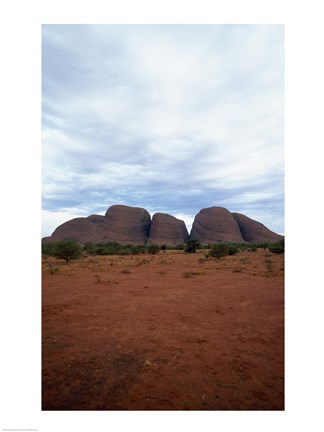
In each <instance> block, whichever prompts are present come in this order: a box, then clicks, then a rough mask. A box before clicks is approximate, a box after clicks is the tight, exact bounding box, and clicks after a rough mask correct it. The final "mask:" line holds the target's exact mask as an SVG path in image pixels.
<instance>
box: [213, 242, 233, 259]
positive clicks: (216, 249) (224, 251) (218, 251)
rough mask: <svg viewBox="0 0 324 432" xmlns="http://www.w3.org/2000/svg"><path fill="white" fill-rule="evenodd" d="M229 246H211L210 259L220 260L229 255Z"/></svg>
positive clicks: (219, 244) (220, 244)
mask: <svg viewBox="0 0 324 432" xmlns="http://www.w3.org/2000/svg"><path fill="white" fill-rule="evenodd" d="M229 249H230V248H229V245H228V244H226V243H216V244H213V245H212V247H211V248H210V251H209V256H210V257H212V258H216V259H220V258H221V257H224V256H226V255H228V254H229Z"/></svg>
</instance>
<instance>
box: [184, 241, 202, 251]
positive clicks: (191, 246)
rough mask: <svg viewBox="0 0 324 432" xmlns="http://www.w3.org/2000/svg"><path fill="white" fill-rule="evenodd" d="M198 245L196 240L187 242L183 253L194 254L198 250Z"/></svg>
mask: <svg viewBox="0 0 324 432" xmlns="http://www.w3.org/2000/svg"><path fill="white" fill-rule="evenodd" d="M199 247H200V244H199V241H198V240H189V241H187V243H186V245H185V248H184V251H185V253H196V250H197V249H199Z"/></svg>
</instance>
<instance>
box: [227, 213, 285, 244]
mask: <svg viewBox="0 0 324 432" xmlns="http://www.w3.org/2000/svg"><path fill="white" fill-rule="evenodd" d="M232 215H233V217H234V219H235V220H236V222H237V224H238V226H239V228H240V230H241V233H242V237H243V239H244V240H245V241H247V242H252V243H253V242H254V243H261V242H266V243H276V242H277V241H279V240H281V239H282V238H283V236H281V235H279V234H276V233H275V232H273V231H270V230H269V229H268V228H267V227H265V226H264V225H263V224H262V223H260V222H257V221H255V220H253V219H250V218H249V217H247V216H245V215H243V214H240V213H232Z"/></svg>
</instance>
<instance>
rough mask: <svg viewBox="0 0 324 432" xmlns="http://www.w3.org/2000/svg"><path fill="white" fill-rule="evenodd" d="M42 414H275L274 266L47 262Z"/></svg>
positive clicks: (180, 257) (176, 257) (255, 261)
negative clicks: (204, 411) (99, 411)
mask: <svg viewBox="0 0 324 432" xmlns="http://www.w3.org/2000/svg"><path fill="white" fill-rule="evenodd" d="M42 290H43V294H42V303H43V306H42V309H43V310H42V312H43V318H42V320H43V321H42V338H43V341H42V351H43V354H42V408H43V410H283V409H284V257H283V255H276V254H271V253H269V252H268V251H266V250H262V249H258V250H257V251H256V252H248V251H246V252H240V253H239V254H237V255H234V256H228V257H226V258H222V259H221V260H219V261H217V260H215V259H212V258H209V259H206V258H205V256H204V253H203V252H202V251H199V253H196V254H184V253H183V252H173V251H167V252H160V253H159V254H157V255H140V256H106V257H87V258H83V259H81V260H79V261H75V262H70V263H69V264H68V265H65V264H63V263H61V262H60V261H59V260H55V259H52V258H47V259H46V260H44V261H43V283H42Z"/></svg>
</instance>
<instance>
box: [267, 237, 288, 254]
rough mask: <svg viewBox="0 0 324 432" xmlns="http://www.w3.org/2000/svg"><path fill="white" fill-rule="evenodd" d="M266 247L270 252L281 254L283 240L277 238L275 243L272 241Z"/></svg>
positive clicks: (283, 247)
mask: <svg viewBox="0 0 324 432" xmlns="http://www.w3.org/2000/svg"><path fill="white" fill-rule="evenodd" d="M268 249H269V251H270V252H272V253H277V254H281V253H284V252H285V240H284V239H282V240H279V241H278V242H277V243H273V244H271V245H269V246H268Z"/></svg>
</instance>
